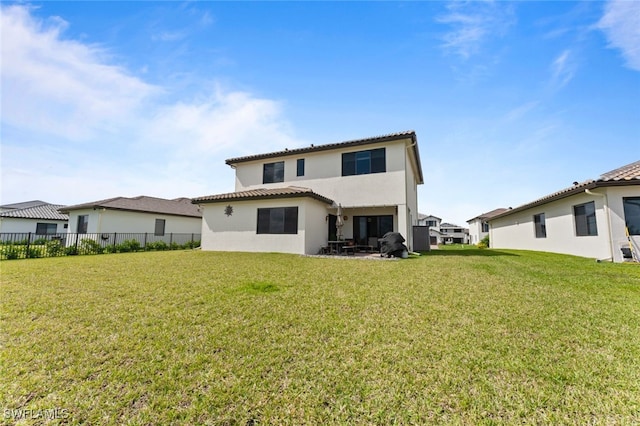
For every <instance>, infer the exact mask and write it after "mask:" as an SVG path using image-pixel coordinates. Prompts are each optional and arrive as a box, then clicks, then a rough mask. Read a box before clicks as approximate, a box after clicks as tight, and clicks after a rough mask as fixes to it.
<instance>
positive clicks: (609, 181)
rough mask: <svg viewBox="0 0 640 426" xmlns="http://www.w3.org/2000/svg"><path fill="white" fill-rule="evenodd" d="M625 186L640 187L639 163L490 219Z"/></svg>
mask: <svg viewBox="0 0 640 426" xmlns="http://www.w3.org/2000/svg"><path fill="white" fill-rule="evenodd" d="M625 185H640V161H636V162H633V163H631V164H627V165H626V166H622V167H619V168H617V169H615V170H611V171H609V172H606V173H603V174H602V175H600V177H599V178H598V179H595V180H594V179H589V180H585V181H584V182H574V183H573V185H572V186H570V187H568V188H564V189H561V190H560V191H556V192H554V193H552V194H549V195H545V196H544V197H542V198H539V199H537V200H535V201H532V202H530V203H527V204H523V205H521V206H518V207H515V208H513V209H512V208H509V209H508V210H507V211H505V212H503V213H500V214H498V215H496V216H494V217H492V219H495V218H497V217H503V216H508V215H510V214H512V213H516V212H519V211H522V210H526V209H529V208H531V207H536V206H539V205H543V204H546V203H549V202H551V201H555V200H560V199H562V198H566V197H570V196H571V195H575V194H578V193H581V192H584V191H585V190H587V189H594V188H602V187H607V186H625Z"/></svg>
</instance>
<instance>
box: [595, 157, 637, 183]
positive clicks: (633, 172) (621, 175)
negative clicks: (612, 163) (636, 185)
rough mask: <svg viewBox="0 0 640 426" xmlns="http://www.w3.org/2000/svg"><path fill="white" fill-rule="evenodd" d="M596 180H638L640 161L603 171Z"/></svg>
mask: <svg viewBox="0 0 640 426" xmlns="http://www.w3.org/2000/svg"><path fill="white" fill-rule="evenodd" d="M598 180H599V181H602V182H610V181H630V180H640V161H636V162H635V163H631V164H627V165H626V166H622V167H620V168H618V169H615V170H611V171H610V172H607V173H604V174H602V175H601V176H600V179H598Z"/></svg>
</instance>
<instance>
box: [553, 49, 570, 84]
mask: <svg viewBox="0 0 640 426" xmlns="http://www.w3.org/2000/svg"><path fill="white" fill-rule="evenodd" d="M575 73H576V65H575V62H574V61H573V57H572V53H571V51H570V50H568V49H566V50H564V51H563V52H562V53H560V55H558V56H557V57H556V58H555V59H554V60H553V62H552V63H551V85H552V86H553V87H554V88H556V89H561V88H562V87H564V86H566V85H567V84H568V83H569V82H570V81H571V80H572V79H573V77H574V75H575Z"/></svg>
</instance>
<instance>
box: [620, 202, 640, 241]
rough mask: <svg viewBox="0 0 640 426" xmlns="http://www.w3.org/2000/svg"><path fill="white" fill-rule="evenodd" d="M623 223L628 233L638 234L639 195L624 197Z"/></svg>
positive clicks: (639, 221)
mask: <svg viewBox="0 0 640 426" xmlns="http://www.w3.org/2000/svg"><path fill="white" fill-rule="evenodd" d="M622 204H623V206H624V223H625V226H626V227H627V230H628V231H629V235H640V197H624V198H623V199H622Z"/></svg>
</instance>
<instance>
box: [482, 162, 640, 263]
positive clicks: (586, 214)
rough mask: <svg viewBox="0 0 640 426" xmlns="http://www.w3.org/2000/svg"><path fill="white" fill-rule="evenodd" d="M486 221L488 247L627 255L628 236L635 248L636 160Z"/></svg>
mask: <svg viewBox="0 0 640 426" xmlns="http://www.w3.org/2000/svg"><path fill="white" fill-rule="evenodd" d="M489 224H490V231H489V232H490V237H489V238H490V241H491V247H492V248H509V249H522V250H536V251H548V252H554V253H564V254H572V255H576V256H582V257H590V258H595V259H598V260H612V261H615V262H621V261H623V260H627V259H625V258H624V256H629V255H630V254H632V250H631V246H630V240H631V244H634V246H633V248H635V253H636V255H637V254H638V249H640V161H636V162H634V163H631V164H628V165H626V166H623V167H620V168H618V169H615V170H612V171H610V172H607V173H605V174H603V175H602V176H600V177H599V178H598V179H595V180H588V181H585V182H582V183H578V182H576V183H575V184H574V185H573V186H571V187H569V188H565V189H562V190H560V191H558V192H555V193H553V194H550V195H547V196H545V197H542V198H540V199H538V200H535V201H532V202H530V203H527V204H524V205H522V206H519V207H516V208H513V209H509V210H508V211H506V212H504V213H502V214H499V215H496V216H494V217H493V218H491V219H489ZM626 230H628V232H629V234H630V236H629V237H627V235H626Z"/></svg>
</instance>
